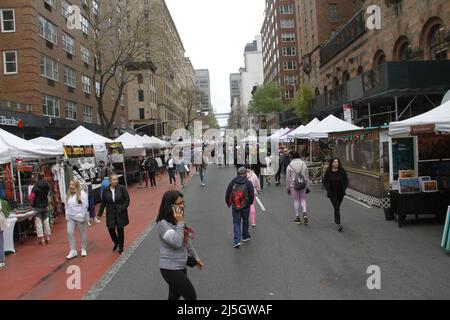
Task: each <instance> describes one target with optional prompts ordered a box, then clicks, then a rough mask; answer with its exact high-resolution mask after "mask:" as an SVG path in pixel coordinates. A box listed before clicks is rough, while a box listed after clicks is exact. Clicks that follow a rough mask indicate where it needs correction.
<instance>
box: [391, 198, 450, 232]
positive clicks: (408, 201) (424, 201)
mask: <svg viewBox="0 0 450 320" xmlns="http://www.w3.org/2000/svg"><path fill="white" fill-rule="evenodd" d="M389 194H390V200H391V209H390V214H391V216H394V215H396V216H397V220H398V226H399V227H401V226H402V225H403V223H404V222H405V220H406V216H407V215H415V216H416V217H418V215H419V214H432V215H436V216H437V217H439V218H441V217H444V216H445V213H446V212H447V207H448V206H449V205H450V191H437V192H420V193H406V194H400V193H399V192H398V191H396V190H392V191H390V193H389Z"/></svg>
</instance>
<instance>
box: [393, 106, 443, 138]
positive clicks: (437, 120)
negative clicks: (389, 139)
mask: <svg viewBox="0 0 450 320" xmlns="http://www.w3.org/2000/svg"><path fill="white" fill-rule="evenodd" d="M424 125H435V130H436V131H440V132H446V133H450V101H447V102H445V103H444V104H442V105H440V106H439V107H436V108H434V109H433V110H430V111H428V112H426V113H423V114H421V115H418V116H416V117H413V118H410V119H407V120H403V121H397V122H391V123H390V124H389V135H390V136H398V135H409V133H410V131H411V126H424Z"/></svg>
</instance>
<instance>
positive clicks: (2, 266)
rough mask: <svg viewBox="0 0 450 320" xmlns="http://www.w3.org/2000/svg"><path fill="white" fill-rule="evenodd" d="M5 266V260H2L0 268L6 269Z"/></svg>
mask: <svg viewBox="0 0 450 320" xmlns="http://www.w3.org/2000/svg"><path fill="white" fill-rule="evenodd" d="M5 268H6V264H5V263H4V262H0V270H1V269H5Z"/></svg>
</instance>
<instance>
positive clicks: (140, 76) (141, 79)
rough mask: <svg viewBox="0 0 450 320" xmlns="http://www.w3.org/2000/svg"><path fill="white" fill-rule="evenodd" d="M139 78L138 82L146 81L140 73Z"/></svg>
mask: <svg viewBox="0 0 450 320" xmlns="http://www.w3.org/2000/svg"><path fill="white" fill-rule="evenodd" d="M137 79H138V83H139V84H143V83H144V77H143V76H142V74H140V73H139V74H138V75H137Z"/></svg>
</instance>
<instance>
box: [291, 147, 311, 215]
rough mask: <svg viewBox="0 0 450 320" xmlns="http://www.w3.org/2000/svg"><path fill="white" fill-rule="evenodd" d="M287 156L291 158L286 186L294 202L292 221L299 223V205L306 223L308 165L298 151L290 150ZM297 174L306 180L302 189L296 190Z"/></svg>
mask: <svg viewBox="0 0 450 320" xmlns="http://www.w3.org/2000/svg"><path fill="white" fill-rule="evenodd" d="M289 157H290V158H291V159H292V160H291V162H290V164H289V165H288V167H287V171H286V188H287V192H288V194H289V195H290V196H291V197H292V200H293V202H294V210H295V215H296V218H295V220H294V223H296V224H301V223H302V220H301V218H300V207H301V209H302V211H303V221H304V223H305V224H308V215H307V213H306V212H307V211H306V209H307V207H306V193H307V192H308V190H309V174H308V166H307V165H306V163H305V162H304V161H303V160H302V159H300V155H299V154H298V152H295V151H291V152H290V153H289ZM298 174H301V175H302V176H303V178H304V180H305V182H306V186H305V188H303V189H302V190H297V189H296V187H295V185H296V182H295V179H296V177H297V175H298Z"/></svg>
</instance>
